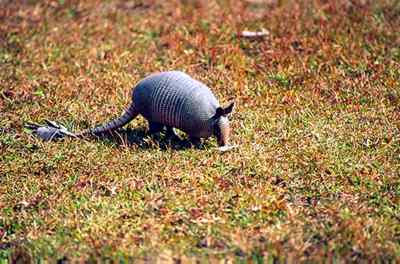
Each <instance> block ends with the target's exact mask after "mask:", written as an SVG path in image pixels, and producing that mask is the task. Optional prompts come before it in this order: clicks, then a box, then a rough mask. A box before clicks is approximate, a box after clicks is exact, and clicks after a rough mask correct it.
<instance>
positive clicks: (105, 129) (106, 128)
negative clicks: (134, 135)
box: [76, 103, 139, 137]
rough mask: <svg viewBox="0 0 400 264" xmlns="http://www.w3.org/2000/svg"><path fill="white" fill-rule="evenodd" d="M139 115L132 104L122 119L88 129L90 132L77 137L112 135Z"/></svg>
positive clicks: (87, 131) (79, 134) (84, 132)
mask: <svg viewBox="0 0 400 264" xmlns="http://www.w3.org/2000/svg"><path fill="white" fill-rule="evenodd" d="M138 114H139V112H138V111H137V110H136V109H135V105H134V104H133V103H132V104H131V105H130V106H129V107H128V108H127V109H126V110H125V112H124V113H123V114H122V115H121V116H120V117H118V118H116V119H113V120H111V121H110V122H108V123H106V124H104V125H100V126H97V127H95V128H92V129H88V130H85V131H82V132H80V133H77V134H76V136H77V137H85V136H91V135H95V136H99V135H102V134H104V133H110V132H112V131H114V130H116V129H118V128H121V127H123V126H125V125H126V124H128V123H129V122H130V121H131V120H132V119H134V118H135V117H136V116H137V115H138Z"/></svg>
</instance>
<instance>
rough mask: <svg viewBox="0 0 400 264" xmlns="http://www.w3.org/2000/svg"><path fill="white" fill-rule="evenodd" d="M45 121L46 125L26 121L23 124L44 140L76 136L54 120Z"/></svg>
mask: <svg viewBox="0 0 400 264" xmlns="http://www.w3.org/2000/svg"><path fill="white" fill-rule="evenodd" d="M45 122H46V123H47V126H43V125H38V124H35V123H31V122H28V123H27V124H25V127H26V128H28V129H30V130H32V131H33V133H34V134H36V135H37V136H39V137H40V138H41V139H43V140H45V141H51V140H55V139H60V138H63V137H64V136H70V137H77V136H76V135H75V134H73V133H71V132H69V131H68V130H67V129H66V128H65V127H64V126H62V125H59V124H57V123H56V122H54V121H50V120H45Z"/></svg>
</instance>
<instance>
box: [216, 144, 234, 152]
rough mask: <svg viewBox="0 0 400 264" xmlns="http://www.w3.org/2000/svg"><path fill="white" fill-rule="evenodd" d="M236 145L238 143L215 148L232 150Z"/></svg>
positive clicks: (223, 150) (221, 150) (224, 150)
mask: <svg viewBox="0 0 400 264" xmlns="http://www.w3.org/2000/svg"><path fill="white" fill-rule="evenodd" d="M237 147H238V145H225V146H222V147H218V148H217V149H218V150H219V151H220V152H227V151H230V150H232V149H234V148H237Z"/></svg>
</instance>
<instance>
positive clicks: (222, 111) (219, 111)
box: [215, 101, 235, 118]
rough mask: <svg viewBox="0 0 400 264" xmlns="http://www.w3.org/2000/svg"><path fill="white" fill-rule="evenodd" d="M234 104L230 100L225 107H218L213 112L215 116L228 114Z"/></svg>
mask: <svg viewBox="0 0 400 264" xmlns="http://www.w3.org/2000/svg"><path fill="white" fill-rule="evenodd" d="M234 105H235V103H234V102H233V101H232V102H230V103H229V104H228V105H227V106H225V107H218V108H217V112H216V113H215V117H217V118H218V117H220V116H227V115H228V114H230V113H231V112H232V110H233V106H234Z"/></svg>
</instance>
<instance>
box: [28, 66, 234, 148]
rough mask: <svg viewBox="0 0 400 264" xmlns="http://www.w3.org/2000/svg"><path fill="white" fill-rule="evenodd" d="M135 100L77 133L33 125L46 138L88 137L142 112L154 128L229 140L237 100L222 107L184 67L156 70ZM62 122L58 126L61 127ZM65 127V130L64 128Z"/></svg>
mask: <svg viewBox="0 0 400 264" xmlns="http://www.w3.org/2000/svg"><path fill="white" fill-rule="evenodd" d="M132 96H133V98H132V103H131V105H130V106H129V107H128V108H127V109H126V110H125V112H124V113H123V114H122V115H121V116H120V117H118V118H116V119H113V120H111V121H110V122H108V123H105V124H103V125H100V126H97V127H95V128H93V129H88V130H85V131H83V132H79V133H76V134H73V133H69V132H68V131H66V129H65V128H64V127H62V126H61V127H60V126H58V125H54V124H55V123H54V122H53V123H52V124H53V126H47V127H41V126H37V127H31V128H32V129H34V132H35V133H36V134H37V135H38V136H39V137H41V138H42V139H44V140H52V139H57V138H61V137H63V136H66V135H68V136H74V137H79V138H82V137H85V136H90V135H97V136H98V135H101V134H103V133H109V132H112V131H115V130H116V129H119V128H121V127H123V126H124V125H126V124H128V123H129V122H130V121H131V120H132V119H134V118H135V117H136V116H137V115H139V114H141V115H142V116H143V117H144V118H146V119H147V120H148V122H149V124H150V129H149V130H150V132H152V133H154V132H157V131H161V130H162V129H163V128H164V126H166V127H168V128H169V131H173V130H172V128H174V127H175V128H178V129H180V130H182V131H184V132H186V133H187V134H188V135H189V137H191V138H208V137H210V136H213V135H214V136H216V137H217V141H218V145H219V146H226V145H228V143H229V137H230V126H229V121H228V118H227V115H228V114H229V113H230V112H231V111H232V109H233V103H231V104H230V105H228V106H227V107H220V106H219V103H218V100H217V99H216V98H215V96H214V94H213V93H212V92H211V90H210V89H209V88H208V87H207V86H206V85H204V84H203V83H201V82H199V81H197V80H195V79H193V78H191V77H190V76H189V75H187V74H185V73H183V72H180V71H170V72H161V73H156V74H152V75H150V76H148V77H146V78H144V79H143V80H141V81H140V82H139V83H138V84H137V85H136V86H135V88H134V89H133V91H132ZM57 126H58V127H57ZM62 129H63V130H62Z"/></svg>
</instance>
